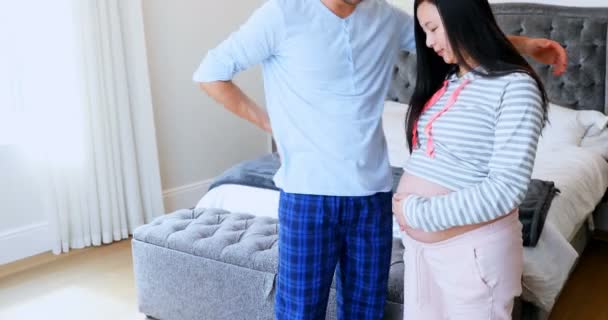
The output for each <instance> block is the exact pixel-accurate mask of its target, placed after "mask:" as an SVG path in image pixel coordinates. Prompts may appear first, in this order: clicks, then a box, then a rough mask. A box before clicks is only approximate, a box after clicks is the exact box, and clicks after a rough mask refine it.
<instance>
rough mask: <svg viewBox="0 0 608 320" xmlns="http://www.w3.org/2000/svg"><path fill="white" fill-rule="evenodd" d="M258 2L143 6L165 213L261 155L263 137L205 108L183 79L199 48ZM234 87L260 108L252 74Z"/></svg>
mask: <svg viewBox="0 0 608 320" xmlns="http://www.w3.org/2000/svg"><path fill="white" fill-rule="evenodd" d="M263 2H264V1H263V0H254V1H206V0H202V1H201V0H175V1H166V0H145V1H144V2H143V3H144V7H143V9H144V25H145V33H146V45H147V50H148V64H149V67H150V82H151V86H152V95H153V103H154V112H155V123H156V133H157V141H158V149H159V158H160V169H161V177H162V184H163V190H165V194H166V197H165V203H166V207H167V210H171V209H173V208H175V207H179V206H193V205H194V204H196V203H192V202H193V201H196V200H198V198H200V196H202V192H204V191H201V190H202V189H204V188H206V186H205V182H206V181H208V179H210V178H213V177H214V176H216V175H217V174H219V173H221V172H222V171H223V170H225V169H226V168H227V167H229V166H230V165H232V164H234V163H237V162H239V161H241V160H244V159H249V158H252V157H255V156H257V155H260V154H262V153H264V152H267V150H268V137H267V135H266V134H264V133H262V132H261V130H258V129H257V128H255V127H254V126H253V125H250V124H248V123H246V122H245V121H243V120H240V119H237V118H236V117H235V116H233V115H232V114H231V113H229V112H228V111H226V110H225V109H223V107H221V106H219V105H218V104H217V103H215V102H213V101H212V100H211V99H210V98H208V97H207V96H206V95H204V94H203V93H202V92H200V91H199V89H198V87H197V86H196V85H195V84H194V83H193V82H192V80H191V77H192V73H193V72H194V70H195V69H196V67H197V66H198V65H199V63H200V61H201V59H202V58H203V57H204V55H205V54H206V52H207V50H209V49H210V48H213V47H214V46H216V45H217V44H218V43H219V42H220V41H222V40H223V39H225V38H226V37H227V36H228V35H229V34H230V32H232V31H234V30H236V29H237V28H238V26H239V25H240V24H242V23H243V22H245V21H246V19H247V18H248V17H249V15H250V14H251V13H252V12H253V10H254V9H255V8H257V7H259V6H260V5H261V4H262V3H263ZM236 82H237V83H238V84H239V85H240V86H241V88H242V89H243V90H244V91H245V92H246V93H249V94H250V96H251V97H252V98H253V99H254V100H255V101H257V102H258V103H259V104H261V105H263V103H264V95H263V84H262V79H261V72H260V68H256V69H254V70H250V71H247V72H244V73H243V74H241V75H239V76H238V77H237V79H236ZM168 198H173V199H168ZM174 198H177V200H176V199H174ZM168 202H169V203H168Z"/></svg>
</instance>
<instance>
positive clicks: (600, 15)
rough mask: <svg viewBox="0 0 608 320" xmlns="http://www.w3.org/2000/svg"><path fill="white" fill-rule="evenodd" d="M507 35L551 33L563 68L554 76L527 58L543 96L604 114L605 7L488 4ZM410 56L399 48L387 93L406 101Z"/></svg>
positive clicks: (607, 95)
mask: <svg viewBox="0 0 608 320" xmlns="http://www.w3.org/2000/svg"><path fill="white" fill-rule="evenodd" d="M492 7H493V9H494V14H495V16H496V20H497V21H498V24H499V25H500V26H501V28H502V29H503V31H504V32H505V34H507V35H526V36H530V37H541V38H549V39H553V40H555V41H557V42H559V43H561V44H562V45H563V46H564V47H565V48H566V51H567V52H568V69H567V71H566V73H565V74H564V75H562V76H559V77H556V76H554V75H553V74H552V72H551V68H550V67H549V66H547V65H540V64H537V63H536V62H533V61H531V60H528V61H529V62H530V63H531V65H532V66H533V67H534V69H535V70H536V72H538V74H539V76H540V77H541V78H542V79H543V82H544V83H545V87H546V90H547V93H548V95H549V99H550V100H551V101H552V102H555V103H557V104H560V105H564V106H567V107H570V108H573V109H585V110H598V111H601V112H604V113H606V114H608V81H607V76H608V66H607V64H606V61H607V59H608V56H607V50H606V42H607V41H608V7H606V8H576V7H564V6H554V5H542V4H527V3H500V4H493V5H492ZM415 60H416V56H415V55H413V54H409V53H405V52H404V53H402V54H401V56H400V57H399V62H398V63H397V65H396V66H395V71H394V74H393V82H392V84H391V88H390V90H389V93H388V97H387V99H389V100H394V101H400V102H403V103H408V102H409V97H410V95H411V94H412V92H413V90H414V83H415V81H416V77H415V69H416V61H415Z"/></svg>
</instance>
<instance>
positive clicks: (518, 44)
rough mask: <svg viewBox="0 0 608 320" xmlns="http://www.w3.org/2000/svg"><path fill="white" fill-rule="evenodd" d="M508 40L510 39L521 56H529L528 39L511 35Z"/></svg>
mask: <svg viewBox="0 0 608 320" xmlns="http://www.w3.org/2000/svg"><path fill="white" fill-rule="evenodd" d="M507 38H508V39H509V41H510V42H511V44H512V45H513V46H514V47H515V49H517V51H519V53H520V54H522V55H525V54H527V50H528V49H527V47H526V40H527V39H528V38H527V37H522V36H513V35H509V36H507Z"/></svg>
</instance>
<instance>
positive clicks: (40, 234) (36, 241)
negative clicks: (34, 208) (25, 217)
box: [0, 222, 52, 265]
mask: <svg viewBox="0 0 608 320" xmlns="http://www.w3.org/2000/svg"><path fill="white" fill-rule="evenodd" d="M51 243H52V242H51V234H50V229H49V224H48V222H42V223H36V224H31V225H28V226H25V227H21V228H16V229H12V230H9V231H6V232H3V233H1V234H0V265H3V264H6V263H9V262H13V261H17V260H20V259H23V258H27V257H31V256H34V255H37V254H40V253H43V252H47V251H51V250H52V248H51Z"/></svg>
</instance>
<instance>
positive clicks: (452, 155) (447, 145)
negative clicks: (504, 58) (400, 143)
mask: <svg viewBox="0 0 608 320" xmlns="http://www.w3.org/2000/svg"><path fill="white" fill-rule="evenodd" d="M463 81H468V82H469V83H468V84H466V86H464V88H463V89H462V91H461V92H460V94H459V95H458V99H457V101H456V103H455V104H454V105H453V106H452V107H451V108H450V109H449V110H448V111H447V112H445V113H443V114H442V115H441V116H440V117H438V118H437V119H436V120H435V121H433V124H432V130H431V137H432V145H433V146H434V156H433V157H431V156H429V155H428V152H427V142H428V139H429V137H428V135H427V134H426V133H425V126H426V125H427V123H428V122H429V120H430V119H431V117H432V116H433V115H435V114H436V113H437V112H438V111H440V110H441V109H442V108H443V107H444V106H445V104H446V102H447V100H448V98H449V97H450V96H451V95H452V94H453V92H454V90H456V89H457V88H458V87H459V86H460V85H461V84H462V83H463ZM543 121H544V117H543V108H542V98H541V93H540V90H539V89H538V86H537V84H536V82H535V81H534V79H533V78H532V77H531V76H529V75H528V74H525V73H519V72H518V73H511V74H508V75H505V76H501V77H496V78H490V77H483V76H480V75H477V74H475V73H473V72H469V73H467V74H465V75H463V76H462V77H460V78H459V77H457V76H456V75H451V76H449V77H448V86H447V91H446V92H445V93H444V94H443V96H442V97H441V98H440V99H439V100H438V101H437V103H435V104H434V105H433V106H431V107H430V108H429V109H427V111H425V112H424V113H423V114H422V115H421V117H420V119H419V121H418V127H417V128H418V144H417V145H418V148H415V149H414V151H413V152H412V156H411V158H410V159H409V161H408V162H407V163H406V165H405V167H404V170H405V172H407V173H409V174H412V175H415V176H419V177H422V178H425V179H427V180H429V181H432V182H435V183H437V184H439V185H442V186H444V187H446V188H448V189H451V190H453V191H454V192H452V193H449V194H447V195H443V196H436V197H429V198H425V197H422V196H417V195H411V196H409V197H407V198H406V199H405V201H404V202H403V210H404V214H405V216H406V220H407V223H408V224H409V225H410V226H411V227H413V228H417V229H422V230H425V231H438V230H445V229H448V228H450V227H454V226H462V225H469V224H477V223H481V222H486V221H490V220H493V219H496V218H498V217H500V216H503V215H505V214H508V213H509V212H511V211H512V210H513V209H515V208H516V207H518V206H519V205H520V204H521V202H522V201H523V199H524V197H525V194H526V191H527V188H528V184H529V182H530V179H531V178H530V177H531V174H532V168H533V167H534V159H535V156H536V147H537V143H538V139H539V136H540V133H541V130H542V127H543Z"/></svg>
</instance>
